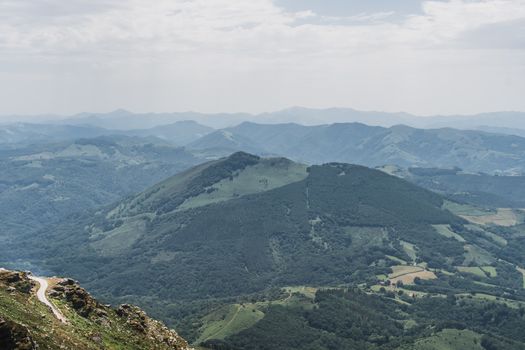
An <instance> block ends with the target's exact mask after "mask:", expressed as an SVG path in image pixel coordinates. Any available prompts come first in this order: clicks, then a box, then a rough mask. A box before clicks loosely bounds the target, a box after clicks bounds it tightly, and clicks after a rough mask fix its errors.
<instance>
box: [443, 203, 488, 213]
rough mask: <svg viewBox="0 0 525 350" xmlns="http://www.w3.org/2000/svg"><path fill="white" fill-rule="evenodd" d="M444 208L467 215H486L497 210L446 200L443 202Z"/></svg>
mask: <svg viewBox="0 0 525 350" xmlns="http://www.w3.org/2000/svg"><path fill="white" fill-rule="evenodd" d="M443 209H447V210H448V211H450V212H452V213H454V214H456V215H467V216H485V215H488V214H494V213H495V211H490V210H487V209H482V208H477V207H475V206H473V205H469V204H459V203H455V202H451V201H445V202H444V204H443Z"/></svg>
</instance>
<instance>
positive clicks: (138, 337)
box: [0, 270, 189, 350]
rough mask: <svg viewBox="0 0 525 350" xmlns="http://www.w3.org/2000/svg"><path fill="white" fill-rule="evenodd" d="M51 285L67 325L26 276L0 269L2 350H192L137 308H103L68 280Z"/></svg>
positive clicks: (51, 295) (55, 280) (53, 282)
mask: <svg viewBox="0 0 525 350" xmlns="http://www.w3.org/2000/svg"><path fill="white" fill-rule="evenodd" d="M49 283H50V285H51V288H50V289H51V290H49V291H48V293H47V295H48V297H49V298H50V300H51V302H52V303H53V305H55V307H57V308H58V309H59V310H60V312H61V313H62V314H63V315H64V316H65V318H66V323H63V322H61V321H59V320H58V319H57V318H55V316H54V315H53V313H52V312H51V309H50V308H48V307H47V306H46V305H44V304H43V303H41V302H40V301H39V300H37V298H36V290H37V289H38V288H39V285H38V284H37V283H35V282H33V281H32V280H30V279H29V277H28V275H27V274H26V273H23V272H12V271H6V270H0V349H3V350H32V349H40V350H46V349H48V350H54V349H78V350H88V349H137V350H139V349H152V350H153V349H157V350H162V349H166V350H168V349H170V350H189V346H188V343H187V342H186V341H185V340H184V339H182V338H181V337H180V336H179V335H178V334H177V333H175V332H174V331H172V330H169V329H168V328H166V327H165V326H164V325H163V324H162V323H160V322H158V321H155V320H153V319H151V318H149V317H148V316H147V315H146V314H145V313H144V312H143V311H142V310H140V309H139V308H137V307H134V306H131V305H121V306H120V307H119V308H118V309H112V308H111V307H108V306H105V305H102V304H100V303H99V302H98V301H97V300H95V299H94V298H93V297H91V295H90V294H89V293H87V292H86V291H85V290H84V289H82V288H81V287H79V286H78V284H76V282H74V281H72V280H69V279H58V278H53V279H49Z"/></svg>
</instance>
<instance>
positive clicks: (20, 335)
mask: <svg viewBox="0 0 525 350" xmlns="http://www.w3.org/2000/svg"><path fill="white" fill-rule="evenodd" d="M33 349H38V346H37V345H36V343H35V342H34V341H33V339H32V338H31V335H30V333H29V330H28V329H27V328H26V327H24V326H22V325H19V324H18V323H15V322H12V321H9V320H6V319H4V318H2V317H0V350H33Z"/></svg>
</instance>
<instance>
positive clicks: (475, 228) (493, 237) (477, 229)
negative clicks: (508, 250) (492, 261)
mask: <svg viewBox="0 0 525 350" xmlns="http://www.w3.org/2000/svg"><path fill="white" fill-rule="evenodd" d="M465 227H466V228H468V229H469V230H471V231H474V232H476V233H480V234H481V235H483V236H485V237H487V238H489V239H491V240H493V241H494V242H496V243H497V244H499V245H501V246H506V245H507V243H508V242H507V240H506V239H505V238H503V237H501V236H498V235H497V234H494V233H492V232H489V231H486V230H484V229H482V228H481V227H479V226H478V225H473V224H469V225H465Z"/></svg>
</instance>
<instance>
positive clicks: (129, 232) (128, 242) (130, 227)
mask: <svg viewBox="0 0 525 350" xmlns="http://www.w3.org/2000/svg"><path fill="white" fill-rule="evenodd" d="M145 231H146V221H145V220H144V218H142V217H140V216H137V217H135V218H133V219H130V220H127V221H126V222H124V224H122V225H121V226H119V227H117V228H115V229H113V230H111V231H108V232H105V233H102V234H100V235H104V238H102V239H100V240H97V241H95V242H93V243H91V246H92V247H93V248H95V249H96V250H97V251H98V252H99V253H100V254H101V255H103V256H115V255H118V254H120V253H122V252H125V251H127V250H129V248H131V246H132V245H133V244H134V243H135V242H136V241H137V240H138V239H139V238H140V237H142V235H143V234H144V232H145Z"/></svg>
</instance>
